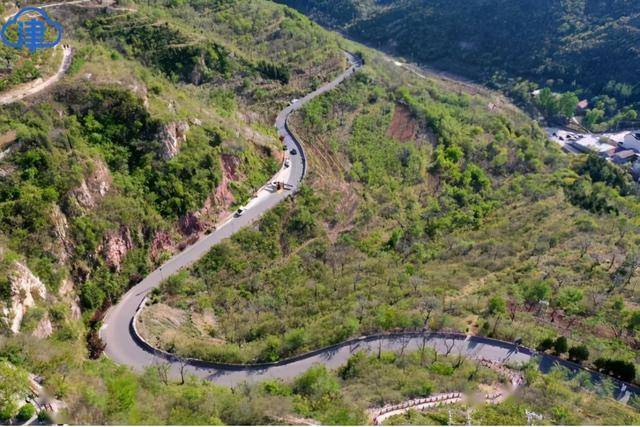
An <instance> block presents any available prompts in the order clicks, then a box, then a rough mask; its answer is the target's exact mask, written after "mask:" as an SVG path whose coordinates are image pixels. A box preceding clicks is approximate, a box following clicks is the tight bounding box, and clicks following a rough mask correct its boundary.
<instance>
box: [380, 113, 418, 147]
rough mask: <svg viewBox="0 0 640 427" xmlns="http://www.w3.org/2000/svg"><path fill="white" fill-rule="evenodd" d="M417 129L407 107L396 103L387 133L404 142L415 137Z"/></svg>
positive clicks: (416, 124)
mask: <svg viewBox="0 0 640 427" xmlns="http://www.w3.org/2000/svg"><path fill="white" fill-rule="evenodd" d="M417 130H418V123H417V122H416V120H415V119H414V118H413V115H412V114H411V111H410V110H409V108H407V107H406V106H405V105H403V104H397V105H396V109H395V111H394V112H393V119H392V120H391V124H390V125H389V129H388V130H387V135H389V136H390V137H391V138H394V139H397V140H399V141H403V142H404V141H410V140H412V139H415V136H416V131H417Z"/></svg>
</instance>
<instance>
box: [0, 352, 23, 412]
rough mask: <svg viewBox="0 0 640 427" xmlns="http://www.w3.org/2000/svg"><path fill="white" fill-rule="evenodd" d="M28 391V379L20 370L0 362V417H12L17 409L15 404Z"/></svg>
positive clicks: (5, 362)
mask: <svg viewBox="0 0 640 427" xmlns="http://www.w3.org/2000/svg"><path fill="white" fill-rule="evenodd" d="M28 391H29V378H28V376H27V373H26V372H24V371H23V370H22V369H19V368H17V367H15V366H13V365H12V364H11V363H9V362H7V361H4V360H0V417H3V418H5V419H7V418H10V417H13V416H14V415H15V414H16V412H17V410H18V407H17V405H16V402H17V401H18V400H20V399H23V398H24V396H25V395H26V394H27V393H28Z"/></svg>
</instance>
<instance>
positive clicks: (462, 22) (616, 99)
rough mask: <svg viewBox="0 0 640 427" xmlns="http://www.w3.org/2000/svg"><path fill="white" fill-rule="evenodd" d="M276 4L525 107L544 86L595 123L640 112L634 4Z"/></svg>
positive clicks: (403, 0)
mask: <svg viewBox="0 0 640 427" xmlns="http://www.w3.org/2000/svg"><path fill="white" fill-rule="evenodd" d="M279 2H281V3H285V4H288V5H290V6H292V7H295V8H297V9H298V10H300V11H302V12H303V13H305V14H308V15H309V16H311V17H313V18H314V19H316V20H318V22H321V23H323V24H325V25H328V26H331V27H335V28H338V29H340V30H342V31H344V32H345V33H346V34H348V35H349V36H350V37H353V38H355V39H357V40H360V41H363V42H365V43H367V44H368V45H370V46H373V47H376V48H381V49H384V50H388V51H391V52H393V53H396V54H398V55H402V56H404V57H406V58H408V59H410V60H412V61H416V62H419V63H423V64H428V65H433V66H434V67H435V68H437V69H442V70H447V71H451V72H454V73H456V74H459V75H461V76H466V77H469V78H472V79H474V80H479V81H482V82H490V83H492V84H494V85H496V86H497V87H502V88H505V89H507V90H509V91H510V92H511V93H512V95H513V96H514V97H515V98H516V99H517V100H519V101H522V102H527V103H531V102H532V100H531V97H530V92H531V91H533V90H534V89H535V88H536V86H549V87H551V88H552V89H553V90H555V91H574V92H576V93H577V94H578V96H579V97H580V99H582V98H587V99H588V100H590V101H591V102H590V104H591V107H592V108H593V109H597V110H600V111H603V113H604V114H603V115H602V117H600V115H599V113H593V114H598V120H596V121H598V122H599V121H607V119H611V118H613V117H614V116H615V115H616V114H617V113H619V112H620V111H622V112H623V113H626V112H627V110H626V109H624V108H623V107H629V108H634V109H635V110H638V108H637V104H638V101H640V88H639V87H638V86H637V84H636V83H637V73H638V71H640V51H639V50H638V46H640V35H639V34H640V33H639V31H638V29H639V25H640V24H639V23H640V21H638V18H639V14H640V6H639V5H638V3H637V2H634V1H630V0H619V1H618V0H615V1H598V0H578V1H565V0H543V1H539V0H525V1H518V2H513V1H508V0H489V1H479V0H473V1H453V2H452V1H444V0H399V1H386V0H385V1H382V0H345V1H341V2H338V3H340V4H339V5H336V2H333V1H323V0H280V1H279ZM523 81H524V82H523ZM527 81H530V82H533V83H534V84H535V85H530V84H528V82H527ZM635 118H636V115H635V114H627V115H624V116H621V117H618V118H617V120H616V122H617V121H620V120H624V119H635ZM612 123H613V122H611V123H609V125H610V124H612ZM590 124H591V123H590Z"/></svg>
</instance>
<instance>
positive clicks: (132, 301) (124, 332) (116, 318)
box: [100, 54, 361, 370]
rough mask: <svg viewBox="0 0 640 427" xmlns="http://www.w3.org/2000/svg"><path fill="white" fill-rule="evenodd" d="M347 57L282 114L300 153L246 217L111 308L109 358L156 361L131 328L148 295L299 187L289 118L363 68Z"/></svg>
mask: <svg viewBox="0 0 640 427" xmlns="http://www.w3.org/2000/svg"><path fill="white" fill-rule="evenodd" d="M347 56H348V58H349V61H350V62H351V64H352V65H351V67H350V68H349V69H348V70H347V71H345V72H344V73H342V74H341V75H340V76H338V77H337V78H336V79H335V80H333V81H331V82H329V83H327V84H326V85H324V86H322V87H321V88H319V89H317V90H316V91H314V92H313V93H310V94H309V95H307V96H305V97H304V98H302V99H300V100H298V101H297V102H295V103H293V104H292V105H289V106H288V107H287V108H285V109H284V110H283V111H282V112H281V113H280V114H279V115H278V117H277V119H276V128H277V129H278V132H279V133H280V134H281V135H284V136H285V144H286V145H287V147H288V151H290V150H291V149H294V148H295V149H296V150H297V152H298V154H297V155H289V158H290V160H291V165H290V167H288V168H285V167H283V168H282V169H281V170H280V171H279V172H278V173H277V174H276V176H274V177H273V178H272V179H271V180H270V182H269V183H267V184H266V185H265V187H263V188H262V189H261V190H259V191H258V194H257V197H255V198H254V199H253V200H251V201H250V202H249V203H248V204H247V205H246V211H245V212H244V214H243V215H242V216H240V217H234V216H232V217H230V218H228V219H227V220H226V221H224V222H223V223H222V224H220V225H219V226H218V227H217V229H216V230H215V231H214V232H213V233H211V234H209V235H208V236H205V237H203V238H201V239H200V240H199V241H198V242H196V243H195V244H193V245H192V246H189V247H188V248H186V249H185V250H184V251H182V252H181V253H179V254H177V255H175V256H174V257H173V258H171V259H170V260H169V261H167V262H166V263H165V264H164V265H162V266H161V267H160V268H158V269H157V270H155V271H154V272H152V273H151V274H149V275H148V276H147V277H146V278H145V279H144V280H143V281H141V282H140V283H138V284H137V285H136V286H134V287H133V288H131V289H130V290H129V291H128V292H127V293H126V294H125V295H124V296H123V297H122V298H121V300H120V302H118V304H117V305H115V306H113V307H111V309H110V310H109V311H108V313H107V315H106V316H105V319H104V322H103V327H102V329H101V331H100V336H101V338H102V339H103V341H104V342H105V344H106V345H107V347H106V354H107V356H108V357H110V358H111V359H113V360H114V361H115V362H117V363H120V364H124V365H129V366H131V367H132V368H134V369H138V370H140V369H143V368H145V367H146V366H149V365H150V364H153V363H154V359H155V357H154V355H153V354H150V353H149V352H148V351H146V350H145V349H143V348H141V346H140V345H139V343H138V342H137V341H136V339H135V337H134V336H133V335H132V331H131V330H130V326H131V323H132V320H133V317H134V315H135V314H136V311H137V310H138V307H139V306H140V304H141V303H142V301H143V299H144V298H145V296H146V295H147V294H148V293H149V292H150V291H151V290H153V289H154V288H156V287H157V286H159V285H160V283H161V282H162V281H164V280H165V279H166V278H168V277H169V276H171V275H173V274H175V273H177V272H178V271H180V270H181V269H183V268H186V267H189V266H190V265H192V264H193V263H195V262H196V261H198V260H199V259H200V258H202V257H203V256H204V255H206V254H207V253H208V252H209V250H210V249H211V248H212V247H213V246H214V245H217V244H218V243H220V242H221V241H223V240H224V239H226V238H228V237H230V236H232V235H233V234H234V233H236V232H238V231H239V230H241V229H242V228H244V227H247V226H249V225H251V224H253V223H254V222H255V221H257V220H258V219H259V218H260V217H261V216H262V214H264V213H265V212H266V211H268V210H270V209H272V208H273V207H275V206H276V205H277V204H279V203H280V202H282V201H283V200H284V199H285V198H287V197H289V196H290V195H292V194H293V193H294V192H295V190H297V188H298V186H299V185H300V183H301V181H302V179H303V178H304V174H305V169H306V162H305V157H304V156H305V153H304V148H303V147H302V145H301V144H300V143H299V142H298V141H296V139H295V137H294V136H293V135H292V134H291V132H289V130H288V129H287V126H286V119H287V117H288V116H289V114H291V113H292V112H293V111H296V110H298V109H300V108H301V107H302V106H304V104H305V103H307V102H309V101H310V100H311V99H313V98H315V97H317V96H319V95H321V94H323V93H325V92H327V91H330V90H332V89H334V88H335V87H336V86H338V85H339V84H341V83H342V82H343V81H344V80H345V79H346V78H348V77H349V76H351V75H353V73H354V72H355V71H356V70H357V69H358V68H360V66H361V65H360V64H359V63H358V62H357V61H356V59H355V57H354V56H352V55H350V54H347ZM274 181H283V182H285V183H286V184H288V186H287V187H288V188H291V189H292V190H288V191H282V192H277V191H275V189H274V188H273V187H274V186H273V184H272V183H273V182H274ZM289 186H290V187H289Z"/></svg>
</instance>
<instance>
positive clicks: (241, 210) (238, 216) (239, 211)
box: [235, 208, 247, 218]
mask: <svg viewBox="0 0 640 427" xmlns="http://www.w3.org/2000/svg"><path fill="white" fill-rule="evenodd" d="M246 211H247V210H246V209H245V208H240V209H238V210H237V211H236V214H235V217H236V218H240V217H241V216H242V215H244V213H245V212H246Z"/></svg>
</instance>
